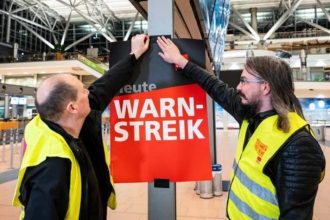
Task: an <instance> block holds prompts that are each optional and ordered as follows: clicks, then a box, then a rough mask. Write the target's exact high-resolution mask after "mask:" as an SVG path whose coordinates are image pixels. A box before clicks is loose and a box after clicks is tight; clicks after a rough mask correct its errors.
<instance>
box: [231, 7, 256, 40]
mask: <svg viewBox="0 0 330 220" xmlns="http://www.w3.org/2000/svg"><path fill="white" fill-rule="evenodd" d="M232 9H233V12H234V14H236V15H237V16H238V17H239V18H240V19H241V21H242V22H243V24H244V25H245V27H246V28H247V29H248V30H249V31H250V32H251V34H252V35H253V36H254V39H255V40H256V41H259V40H260V37H259V35H258V33H257V32H256V31H255V30H254V29H253V28H252V27H251V25H250V24H249V23H247V22H246V21H245V20H244V18H243V17H242V15H241V14H240V13H239V12H238V11H237V10H236V9H235V8H234V7H232Z"/></svg>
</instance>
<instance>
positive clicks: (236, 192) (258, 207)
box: [227, 113, 307, 220]
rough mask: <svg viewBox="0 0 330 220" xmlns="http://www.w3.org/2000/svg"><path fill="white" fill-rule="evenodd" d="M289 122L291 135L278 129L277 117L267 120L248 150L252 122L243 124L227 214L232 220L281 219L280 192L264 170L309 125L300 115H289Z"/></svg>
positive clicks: (255, 133) (256, 133)
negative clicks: (249, 126) (278, 152)
mask: <svg viewBox="0 0 330 220" xmlns="http://www.w3.org/2000/svg"><path fill="white" fill-rule="evenodd" d="M288 118H289V121H290V125H291V126H290V130H289V132H287V133H284V132H283V131H281V130H279V129H277V126H276V123H277V120H278V116H277V115H275V116H271V117H268V118H267V119H265V120H263V121H262V122H261V123H260V125H259V126H258V127H257V128H256V130H255V132H254V133H253V135H252V136H251V137H250V139H249V141H248V143H247V145H246V147H245V149H244V150H243V145H244V140H245V135H246V131H247V127H248V122H247V121H246V120H245V121H243V123H242V125H241V129H240V133H239V138H238V145H237V151H236V155H235V162H234V164H233V171H232V173H231V188H230V193H229V197H228V206H227V212H228V215H229V217H230V218H231V219H234V220H236V219H250V218H252V219H278V217H279V207H278V202H277V195H276V189H275V186H274V185H273V183H272V182H271V180H270V179H269V177H268V176H266V175H265V174H264V173H263V170H264V168H265V166H266V164H267V163H268V161H269V160H270V159H271V158H272V157H273V156H274V155H275V154H276V152H277V151H278V150H279V149H280V148H281V146H282V145H283V144H284V142H285V141H286V140H287V139H288V138H289V137H290V136H291V135H292V134H293V133H294V132H296V131H297V130H298V129H300V128H302V127H304V126H306V125H307V123H306V121H305V120H303V119H302V118H300V117H299V115H297V114H296V113H289V114H288ZM238 216H239V218H238ZM244 216H245V217H244ZM249 216H250V217H249Z"/></svg>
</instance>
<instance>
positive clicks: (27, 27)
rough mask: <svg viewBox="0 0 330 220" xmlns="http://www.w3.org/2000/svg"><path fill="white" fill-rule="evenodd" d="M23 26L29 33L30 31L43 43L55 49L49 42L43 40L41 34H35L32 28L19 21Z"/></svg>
mask: <svg viewBox="0 0 330 220" xmlns="http://www.w3.org/2000/svg"><path fill="white" fill-rule="evenodd" d="M18 22H19V23H20V24H21V25H22V26H24V27H25V28H26V29H27V30H28V31H30V32H31V33H32V34H34V35H35V36H36V37H37V38H39V40H41V41H42V42H44V43H45V44H46V45H47V46H49V47H50V48H51V49H54V48H55V47H54V45H53V44H51V43H50V42H49V41H48V40H46V39H45V38H43V37H42V36H41V35H40V34H38V33H37V32H35V31H34V30H33V29H32V28H30V27H29V26H28V25H26V24H25V23H23V22H21V21H18Z"/></svg>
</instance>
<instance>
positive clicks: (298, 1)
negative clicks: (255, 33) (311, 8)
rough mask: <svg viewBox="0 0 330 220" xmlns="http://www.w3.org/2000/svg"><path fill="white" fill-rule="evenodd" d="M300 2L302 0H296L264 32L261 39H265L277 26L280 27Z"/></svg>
mask: <svg viewBox="0 0 330 220" xmlns="http://www.w3.org/2000/svg"><path fill="white" fill-rule="evenodd" d="M301 2H302V0H297V1H296V2H295V3H294V5H293V6H292V7H291V8H289V9H288V10H287V11H286V12H285V13H284V14H283V15H282V16H281V17H280V19H278V20H277V22H276V23H275V24H274V25H273V27H272V28H271V29H270V30H269V31H268V32H267V33H266V34H265V36H264V38H263V41H265V40H267V39H268V38H269V37H270V36H271V35H272V34H273V33H274V32H275V31H276V30H277V29H278V28H279V27H281V25H282V24H283V23H284V22H285V21H286V20H287V19H288V18H289V17H290V16H291V13H292V12H294V11H295V10H296V9H297V8H298V6H299V5H300V3H301Z"/></svg>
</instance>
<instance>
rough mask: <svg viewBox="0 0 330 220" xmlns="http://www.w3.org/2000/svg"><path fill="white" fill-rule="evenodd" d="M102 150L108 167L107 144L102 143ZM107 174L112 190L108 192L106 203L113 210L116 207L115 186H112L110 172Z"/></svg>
mask: <svg viewBox="0 0 330 220" xmlns="http://www.w3.org/2000/svg"><path fill="white" fill-rule="evenodd" d="M103 150H104V155H105V161H106V163H107V165H108V167H110V153H109V151H108V148H107V145H105V144H103ZM109 175H110V184H111V186H112V189H113V191H112V192H111V193H110V196H109V199H108V203H107V204H108V206H109V207H110V208H111V209H113V210H114V209H116V208H117V198H116V192H115V187H114V183H113V178H112V176H111V173H109Z"/></svg>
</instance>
